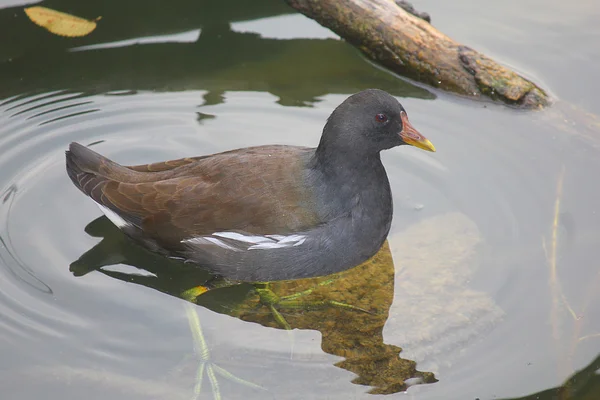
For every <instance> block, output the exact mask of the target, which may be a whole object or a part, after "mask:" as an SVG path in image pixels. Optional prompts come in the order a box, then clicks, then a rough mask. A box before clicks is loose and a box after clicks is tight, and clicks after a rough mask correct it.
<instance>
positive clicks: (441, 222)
mask: <svg viewBox="0 0 600 400" xmlns="http://www.w3.org/2000/svg"><path fill="white" fill-rule="evenodd" d="M95 3H96V4H95ZM42 5H44V6H46V7H50V8H54V9H57V10H61V11H65V12H70V13H73V14H76V15H79V16H82V17H86V18H90V19H92V18H95V17H97V16H99V15H101V16H102V17H103V18H102V20H101V21H100V22H99V25H98V28H97V29H96V31H94V32H93V33H92V34H91V35H89V36H87V37H85V38H79V39H66V38H61V37H57V36H53V35H51V34H49V33H48V32H46V31H44V30H43V29H41V28H39V27H37V26H35V25H33V24H32V23H31V22H30V21H29V20H28V19H27V18H26V16H25V15H24V13H23V11H22V9H23V7H24V2H19V1H18V0H9V1H0V7H3V8H0V38H1V39H0V43H1V45H0V199H1V202H0V239H1V241H0V354H2V357H1V358H0V388H1V393H2V396H1V397H2V399H34V398H35V399H37V398H40V397H45V398H62V399H71V398H73V399H75V398H90V399H95V398H98V399H100V398H101V399H106V398H112V399H138V398H139V399H151V398H152V399H154V398H156V399H165V398H169V399H189V398H194V393H195V392H198V393H199V397H200V398H213V397H216V394H219V395H220V396H221V397H222V398H224V399H230V398H244V399H247V398H250V399H258V398H278V399H279V398H285V399H288V398H289V399H308V398H330V399H348V398H361V399H362V398H371V397H372V396H373V395H372V394H368V392H369V391H371V392H373V393H388V394H389V396H391V397H400V396H405V395H406V394H405V393H403V392H402V391H403V390H405V389H406V388H407V387H408V386H410V387H408V391H407V394H408V395H409V396H411V398H415V399H474V398H480V399H491V398H516V397H523V396H527V395H531V394H534V393H536V392H541V391H544V390H549V389H551V388H554V387H557V386H560V385H561V384H562V383H563V382H564V381H565V380H566V379H568V378H569V377H570V376H572V375H573V374H575V373H576V372H577V371H579V370H582V372H580V373H579V374H578V375H577V376H576V380H575V383H572V384H569V385H568V387H569V391H568V392H567V393H570V394H569V395H570V396H571V397H564V398H573V399H595V398H598V397H600V379H599V377H598V369H599V368H600V358H599V354H600V295H599V293H600V268H599V264H598V258H599V257H598V255H599V253H598V252H599V250H598V249H599V245H600V209H599V207H600V206H599V205H600V188H599V185H598V180H597V178H596V174H597V173H598V171H600V120H599V119H598V118H597V117H595V116H594V115H593V113H596V114H600V103H599V102H598V101H597V93H598V92H599V91H600V84H599V83H598V82H599V81H598V79H597V72H598V67H597V66H598V64H599V63H600V45H599V43H600V25H598V24H597V21H598V20H599V18H600V6H598V4H597V2H596V1H595V0H587V1H584V0H581V1H579V2H576V3H564V2H559V1H556V0H553V1H550V2H548V1H539V0H527V1H519V2H516V1H510V2H497V4H496V3H494V4H491V3H490V4H486V5H485V6H483V5H482V3H481V2H476V1H472V0H459V1H454V2H443V1H439V0H438V1H435V0H423V1H418V2H416V1H415V6H417V8H419V9H422V10H425V11H428V12H429V13H430V14H431V15H432V19H433V23H434V25H435V26H436V27H438V28H439V29H441V30H442V31H443V32H445V33H447V34H448V35H450V36H452V37H454V38H455V39H457V40H459V41H461V42H463V43H465V44H468V45H470V46H472V47H473V48H476V49H479V50H481V51H484V52H485V53H487V54H488V55H490V56H492V57H494V58H496V59H497V60H500V61H502V62H505V63H507V64H510V65H511V66H512V67H513V68H515V69H517V70H519V71H522V72H524V73H525V74H527V75H528V76H530V77H532V78H533V79H534V80H536V81H538V82H539V83H540V84H541V85H542V86H544V87H546V88H548V89H549V90H550V91H551V92H552V93H553V95H554V96H555V97H556V98H557V99H558V101H557V103H556V104H555V106H554V107H552V108H550V109H549V110H546V111H543V112H536V113H527V112H519V111H515V110H511V109H508V108H505V107H502V106H499V105H495V104H484V103H476V102H472V101H468V100H463V99H459V98H456V97H454V96H451V95H448V94H445V93H440V92H436V91H433V90H431V89H429V88H426V87H422V86H415V85H413V84H411V83H408V82H405V81H403V80H401V79H399V78H398V77H395V76H393V75H392V74H389V73H387V72H385V71H383V70H381V69H379V68H377V67H375V66H373V65H372V64H371V63H369V62H368V61H366V60H365V59H364V58H362V57H361V56H360V55H359V54H358V53H357V52H356V51H355V50H354V49H353V48H352V47H350V46H348V45H347V44H345V43H344V42H342V41H340V40H338V39H337V37H336V36H335V35H334V34H332V33H331V32H329V31H328V30H326V29H324V28H322V27H320V26H319V25H317V24H316V23H314V22H313V21H311V20H308V19H306V18H304V17H302V16H301V15H298V14H296V13H294V12H293V10H291V9H289V8H287V6H286V5H285V4H284V3H283V2H282V1H277V0H270V1H267V0H263V1H255V2H243V1H235V0H229V1H226V2H219V3H218V5H217V2H211V1H187V2H185V1H175V2H174V1H171V2H141V1H120V2H108V1H105V2H76V1H72V0H71V1H70V0H62V1H59V0H57V1H45V2H43V3H42ZM369 87H378V88H382V89H385V90H387V91H389V92H390V93H392V94H394V95H396V96H397V97H398V99H399V100H400V101H401V102H402V104H403V105H404V106H405V108H406V109H407V110H408V113H409V115H410V118H411V122H412V123H413V125H414V126H415V127H417V128H418V129H419V130H420V131H421V132H422V133H424V134H425V135H426V136H427V137H428V138H430V139H431V140H432V142H433V143H434V144H435V145H436V147H437V149H438V152H437V153H433V154H431V153H425V152H422V151H419V150H417V149H412V148H401V149H393V150H391V151H388V152H386V153H385V155H384V162H385V164H386V167H387V171H388V175H389V177H390V181H391V184H392V189H393V193H394V206H395V215H394V223H393V226H392V231H391V233H390V237H389V251H382V253H380V255H379V257H378V258H377V259H376V260H375V261H374V262H372V263H369V264H367V265H364V266H361V267H358V268H356V269H353V270H350V271H348V272H347V273H345V274H342V276H340V277H335V279H334V278H320V279H315V280H305V281H298V282H288V283H282V284H277V285H273V287H272V289H273V291H274V292H275V293H277V294H278V295H280V296H287V295H293V294H298V293H300V294H302V295H301V296H299V297H294V300H298V301H301V302H303V305H304V306H305V307H303V308H302V309H299V310H298V309H292V308H289V307H288V308H287V309H284V308H282V309H281V315H282V317H283V319H284V320H285V321H286V323H289V325H290V326H291V327H292V328H296V329H294V330H293V331H292V332H287V331H285V330H284V329H281V328H282V325H281V322H278V319H277V318H276V317H275V316H274V315H273V314H272V313H271V312H269V310H268V308H267V307H265V306H264V305H263V306H261V304H260V303H259V302H258V300H257V299H258V297H257V295H256V292H255V291H254V290H253V288H252V287H251V286H250V285H240V286H236V287H231V288H224V289H218V290H214V291H211V292H209V293H207V294H205V295H202V296H200V297H199V298H198V305H197V306H191V305H190V304H189V303H188V302H186V301H184V300H182V299H181V298H180V295H181V292H182V291H184V290H186V289H189V288H190V287H191V286H194V285H197V284H201V283H203V282H204V281H205V280H206V279H207V275H206V274H204V273H203V272H199V271H197V270H194V269H190V268H189V267H186V266H183V265H181V264H177V263H174V262H170V261H165V260H163V259H161V258H158V257H155V256H153V255H151V254H149V253H146V252H145V251H143V250H140V249H139V248H137V247H135V246H133V245H132V244H131V243H129V242H128V241H127V240H126V239H125V238H124V237H123V236H122V235H121V234H120V233H119V232H118V231H117V230H116V229H115V228H114V227H113V226H112V225H111V224H110V223H109V222H108V221H107V220H106V219H105V218H99V217H100V216H101V214H100V211H99V210H98V209H97V207H96V206H95V205H94V204H93V203H92V202H91V201H89V199H86V198H85V197H84V196H82V195H81V194H80V193H79V192H78V191H77V190H76V189H75V188H74V187H73V185H72V184H71V182H70V181H69V179H68V177H67V175H66V173H65V171H64V150H65V149H66V147H67V145H68V143H69V142H71V141H79V142H81V143H84V144H91V143H95V149H96V150H97V151H100V152H101V153H103V154H106V155H107V156H109V157H111V158H113V159H115V160H117V161H119V162H122V163H125V164H139V163H145V162H152V161H159V160H164V159H172V158H179V157H184V156H193V155H200V154H207V153H212V152H216V151H221V150H227V149H231V148H236V147H244V146H251V145H261V144H271V143H282V144H297V145H310V146H312V145H315V144H316V143H317V141H318V139H319V137H320V131H321V129H322V126H323V124H324V121H325V119H326V118H327V116H328V115H329V113H330V112H331V110H332V109H333V108H334V107H335V106H336V105H337V104H339V103H340V102H341V101H342V100H343V99H344V98H345V97H346V96H348V95H349V94H351V93H354V92H356V91H359V90H361V89H365V88H369ZM557 199H558V200H559V201H558V202H557ZM392 259H393V262H392ZM332 301H337V302H343V303H346V304H352V305H354V306H356V307H361V308H364V309H366V310H370V311H374V312H376V313H375V314H368V313H364V312H361V311H359V310H348V309H344V308H340V307H333V306H330V307H325V308H323V307H314V305H315V304H317V303H316V302H321V303H318V304H321V305H322V304H323V303H327V302H330V303H331V302H332ZM311 305H312V306H311ZM288 306H289V304H288ZM309 306H310V307H309ZM198 323H199V325H198ZM399 348H402V352H401V353H400V357H398V351H399ZM415 363H416V364H415ZM435 380H437V382H435V383H433V381H435ZM416 383H423V384H421V385H417V384H416ZM552 393H554V392H553V391H552V390H550V391H549V392H547V393H546V394H542V395H541V397H540V398H542V399H545V398H548V399H549V398H553V397H551V396H552ZM543 396H547V397H543ZM533 398H535V396H534V397H533Z"/></svg>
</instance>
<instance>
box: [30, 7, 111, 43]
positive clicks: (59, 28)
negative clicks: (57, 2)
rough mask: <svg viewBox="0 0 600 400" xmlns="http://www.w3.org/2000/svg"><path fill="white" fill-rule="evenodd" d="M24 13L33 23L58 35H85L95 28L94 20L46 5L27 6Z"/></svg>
mask: <svg viewBox="0 0 600 400" xmlns="http://www.w3.org/2000/svg"><path fill="white" fill-rule="evenodd" d="M25 14H27V16H28V17H29V19H30V20H31V21H32V22H33V23H34V24H36V25H39V26H41V27H42V28H45V29H47V30H48V31H50V32H52V33H54V34H55V35H59V36H67V37H78V36H85V35H87V34H89V33H90V32H92V31H93V30H94V29H96V22H95V21H88V20H87V19H83V18H79V17H76V16H74V15H71V14H65V13H62V12H60V11H55V10H51V9H50V8H46V7H29V8H26V9H25ZM98 19H100V18H98ZM98 19H97V20H98ZM97 20H96V21H97Z"/></svg>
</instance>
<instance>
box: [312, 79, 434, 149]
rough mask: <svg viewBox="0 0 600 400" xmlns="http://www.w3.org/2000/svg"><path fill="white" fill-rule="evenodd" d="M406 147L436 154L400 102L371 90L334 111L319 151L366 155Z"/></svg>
mask: <svg viewBox="0 0 600 400" xmlns="http://www.w3.org/2000/svg"><path fill="white" fill-rule="evenodd" d="M403 144H410V145H412V146H416V147H419V148H421V149H424V150H428V151H435V147H433V144H431V142H430V141H429V140H427V139H426V138H425V137H424V136H423V135H421V134H420V133H419V132H418V131H417V130H416V129H414V128H413V127H412V125H411V124H410V123H409V122H408V117H407V115H406V111H405V110H404V107H402V105H401V104H400V103H399V102H398V100H396V99H395V98H394V97H392V96H391V95H390V94H388V93H386V92H384V91H383V90H378V89H367V90H364V91H362V92H359V93H356V94H353V95H352V96H350V97H348V98H347V99H346V100H345V101H344V102H343V103H342V104H340V105H339V106H338V107H337V108H336V109H335V110H334V111H333V113H332V114H331V115H330V116H329V119H328V120H327V124H326V125H325V128H324V129H323V136H322V137H321V143H320V144H319V148H320V149H321V150H324V149H323V148H324V147H326V148H327V150H334V151H336V152H343V153H345V154H346V155H350V154H357V155H365V154H373V153H379V152H380V151H381V150H385V149H390V148H392V147H395V146H400V145H403Z"/></svg>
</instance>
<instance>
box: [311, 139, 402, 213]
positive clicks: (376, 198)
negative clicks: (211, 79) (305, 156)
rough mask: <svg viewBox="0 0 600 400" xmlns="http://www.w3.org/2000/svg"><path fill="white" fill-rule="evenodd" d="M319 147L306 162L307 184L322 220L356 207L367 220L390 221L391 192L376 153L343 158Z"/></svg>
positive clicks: (338, 153)
mask: <svg viewBox="0 0 600 400" xmlns="http://www.w3.org/2000/svg"><path fill="white" fill-rule="evenodd" d="M326 150H327V149H323V148H321V147H319V148H318V149H317V150H316V151H315V153H314V155H313V157H312V160H311V162H310V164H311V167H310V171H311V173H310V175H309V180H310V182H309V183H310V184H311V187H314V188H318V189H317V192H316V193H315V195H316V199H317V203H318V204H319V208H320V209H321V211H322V212H323V214H324V216H325V218H332V217H333V218H334V217H336V216H337V215H336V214H343V213H347V212H350V211H351V210H352V209H354V208H357V207H359V206H360V209H361V210H364V211H365V212H366V213H367V214H369V215H370V217H366V218H374V219H375V220H379V221H378V222H379V223H382V222H383V221H384V220H387V219H391V207H392V206H391V190H390V185H389V181H388V178H387V174H386V172H385V168H384V167H383V164H382V163H381V157H380V154H379V152H373V153H371V154H361V155H356V154H347V153H344V152H343V151H335V152H334V151H331V152H328V151H326Z"/></svg>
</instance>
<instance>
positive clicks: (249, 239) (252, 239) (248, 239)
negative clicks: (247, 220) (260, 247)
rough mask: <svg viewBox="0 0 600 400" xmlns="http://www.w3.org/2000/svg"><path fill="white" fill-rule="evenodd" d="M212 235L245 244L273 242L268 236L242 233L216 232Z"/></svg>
mask: <svg viewBox="0 0 600 400" xmlns="http://www.w3.org/2000/svg"><path fill="white" fill-rule="evenodd" d="M212 235H213V236H218V237H222V238H225V239H231V240H237V241H238V242H244V243H264V242H273V240H272V239H269V238H268V237H266V236H245V235H242V234H241V233H237V232H215V233H213V234H212Z"/></svg>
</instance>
